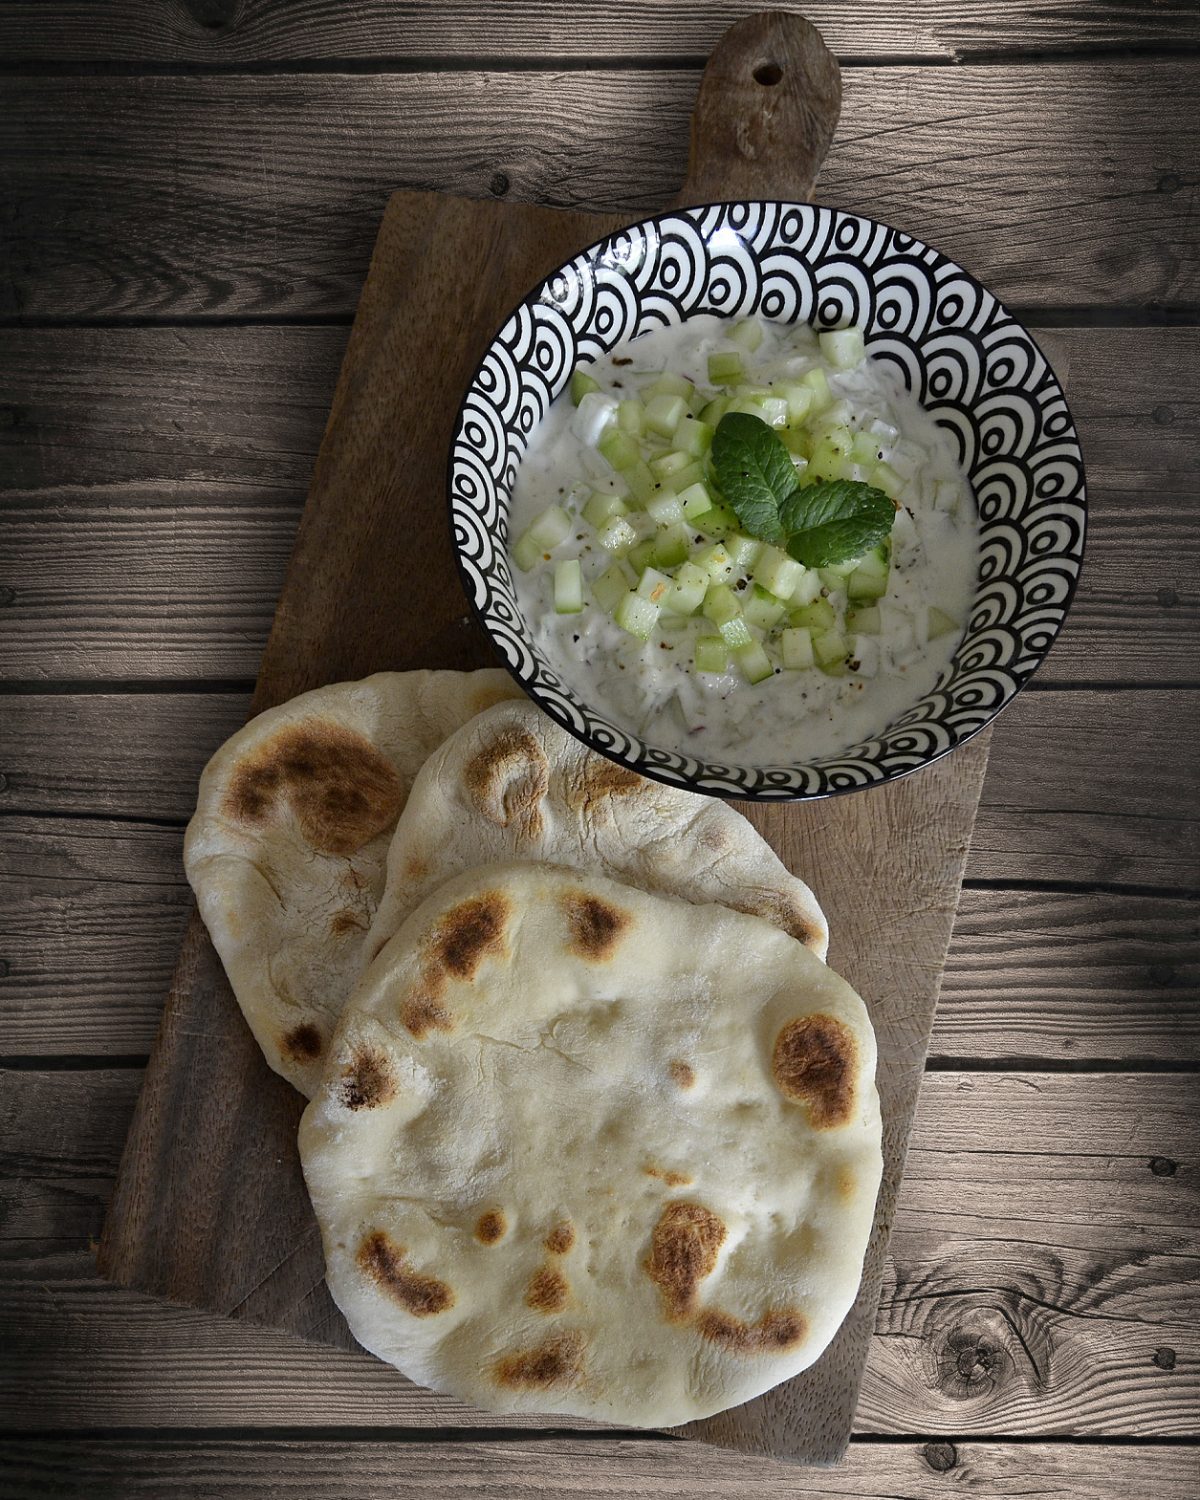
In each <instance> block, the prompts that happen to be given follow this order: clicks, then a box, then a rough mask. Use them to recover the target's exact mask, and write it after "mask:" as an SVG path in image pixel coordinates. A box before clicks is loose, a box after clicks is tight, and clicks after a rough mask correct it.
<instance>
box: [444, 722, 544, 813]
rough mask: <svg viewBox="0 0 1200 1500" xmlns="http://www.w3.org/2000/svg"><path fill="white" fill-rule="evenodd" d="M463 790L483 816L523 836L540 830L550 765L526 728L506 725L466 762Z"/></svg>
mask: <svg viewBox="0 0 1200 1500" xmlns="http://www.w3.org/2000/svg"><path fill="white" fill-rule="evenodd" d="M465 780H466V787H467V793H468V795H469V796H470V798H471V800H472V802H474V804H475V806H476V807H477V808H478V809H479V811H480V812H481V813H482V814H483V816H484V817H485V818H487V819H488V820H489V821H490V822H492V823H495V824H496V825H497V826H498V827H500V828H508V827H510V826H515V827H516V829H517V832H518V833H519V834H520V835H522V836H523V837H525V838H531V839H533V838H538V837H539V836H540V834H541V832H542V808H541V804H542V799H543V798H544V797H545V795H546V790H547V788H548V787H549V785H550V768H549V766H548V764H547V762H546V757H545V755H544V754H543V752H542V747H541V746H540V745H539V744H538V742H537V740H536V739H535V738H534V737H533V735H532V734H530V733H529V731H528V730H527V729H520V728H516V727H513V726H511V725H506V726H504V727H503V728H501V729H500V731H499V732H498V733H497V734H496V735H495V737H494V738H493V739H492V740H491V741H490V742H489V743H488V744H486V745H484V747H483V748H482V749H481V750H479V751H478V752H477V753H476V754H475V755H474V756H473V757H472V758H471V760H470V761H468V762H467V768H466V772H465Z"/></svg>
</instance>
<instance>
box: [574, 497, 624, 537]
mask: <svg viewBox="0 0 1200 1500" xmlns="http://www.w3.org/2000/svg"><path fill="white" fill-rule="evenodd" d="M624 514H625V502H624V500H622V499H621V497H620V495H614V494H613V493H612V491H611V490H596V491H594V492H593V494H592V498H591V499H590V500H589V501H588V503H587V504H586V505H585V506H584V507H583V519H584V520H585V521H586V522H587V523H588V525H589V526H594V527H595V528H596V530H597V531H599V530H600V528H601V526H603V525H604V523H605V521H607V520H610V519H611V518H612V517H613V516H623V515H624Z"/></svg>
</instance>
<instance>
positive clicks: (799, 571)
mask: <svg viewBox="0 0 1200 1500" xmlns="http://www.w3.org/2000/svg"><path fill="white" fill-rule="evenodd" d="M803 576H804V565H803V563H798V562H797V561H796V560H795V558H793V557H789V556H788V555H787V553H786V552H783V551H781V550H780V549H779V548H778V547H764V548H763V549H762V551H761V552H760V553H759V556H758V561H757V562H756V563H755V564H754V581H755V583H761V584H762V586H763V588H765V589H766V590H767V592H768V593H769V594H774V595H775V597H776V598H777V599H790V598H791V596H792V591H793V590H794V589H795V587H796V585H797V584H798V583H799V582H800V579H801V578H802V577H803Z"/></svg>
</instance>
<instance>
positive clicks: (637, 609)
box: [613, 592, 658, 641]
mask: <svg viewBox="0 0 1200 1500" xmlns="http://www.w3.org/2000/svg"><path fill="white" fill-rule="evenodd" d="M613 619H614V620H615V621H616V622H617V624H618V625H619V626H620V627H621V629H622V630H624V631H627V632H628V633H629V634H630V635H633V636H636V637H637V638H638V640H639V641H648V640H649V639H650V636H651V634H652V633H653V631H654V627H655V625H656V624H657V623H658V605H657V604H655V603H654V602H653V600H651V599H643V598H642V596H641V595H640V594H635V593H632V592H631V593H628V594H626V595H625V597H624V598H623V599H622V600H621V602H620V603H619V604H618V605H617V608H616V611H615V612H614V614H613Z"/></svg>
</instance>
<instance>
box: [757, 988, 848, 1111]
mask: <svg viewBox="0 0 1200 1500" xmlns="http://www.w3.org/2000/svg"><path fill="white" fill-rule="evenodd" d="M857 1059H858V1048H857V1045H856V1043H855V1040H854V1037H853V1035H852V1033H851V1032H850V1030H849V1028H848V1027H846V1026H844V1025H843V1024H842V1022H841V1021H838V1020H835V1018H834V1017H833V1016H825V1015H815V1016H802V1017H800V1018H799V1019H797V1020H795V1021H789V1022H788V1023H787V1025H786V1026H785V1027H784V1028H783V1030H782V1031H781V1032H780V1033H779V1035H778V1036H777V1037H776V1038H775V1049H774V1051H773V1052H772V1054H771V1071H772V1073H773V1074H774V1075H775V1082H776V1084H777V1085H778V1087H779V1092H780V1093H781V1094H782V1095H783V1096H784V1098H785V1099H790V1100H792V1102H793V1103H795V1104H803V1105H804V1106H805V1107H806V1109H807V1111H808V1122H809V1124H810V1125H812V1127H813V1128H814V1129H815V1130H829V1129H831V1128H832V1127H834V1126H837V1125H845V1124H846V1122H847V1121H848V1120H849V1119H850V1117H851V1115H852V1114H853V1112H854V1070H855V1064H856V1062H857Z"/></svg>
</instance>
